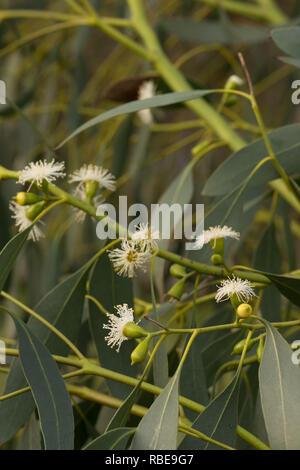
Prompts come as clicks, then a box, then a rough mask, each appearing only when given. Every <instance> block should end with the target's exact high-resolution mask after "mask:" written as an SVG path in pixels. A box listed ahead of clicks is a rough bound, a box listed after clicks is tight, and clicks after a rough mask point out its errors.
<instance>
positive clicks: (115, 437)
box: [82, 428, 135, 451]
mask: <svg viewBox="0 0 300 470" xmlns="http://www.w3.org/2000/svg"><path fill="white" fill-rule="evenodd" d="M134 431H135V428H116V429H112V430H110V431H108V432H106V433H105V434H102V436H99V437H97V438H96V439H94V440H93V441H92V442H90V443H89V444H88V445H87V446H86V447H84V448H83V449H82V450H106V451H107V450H124V449H125V447H126V444H127V442H128V440H129V438H130V436H131V435H132V434H133V433H134Z"/></svg>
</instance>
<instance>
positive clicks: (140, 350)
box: [130, 336, 150, 365]
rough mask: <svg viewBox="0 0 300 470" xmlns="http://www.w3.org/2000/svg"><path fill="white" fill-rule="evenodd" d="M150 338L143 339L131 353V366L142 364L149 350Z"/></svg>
mask: <svg viewBox="0 0 300 470" xmlns="http://www.w3.org/2000/svg"><path fill="white" fill-rule="evenodd" d="M149 342H150V336H148V337H147V338H145V339H143V341H141V342H140V344H138V345H137V347H136V348H135V349H134V350H133V351H132V353H131V356H130V357H131V365H133V364H137V363H139V362H143V361H144V360H145V358H146V356H147V353H148V349H149Z"/></svg>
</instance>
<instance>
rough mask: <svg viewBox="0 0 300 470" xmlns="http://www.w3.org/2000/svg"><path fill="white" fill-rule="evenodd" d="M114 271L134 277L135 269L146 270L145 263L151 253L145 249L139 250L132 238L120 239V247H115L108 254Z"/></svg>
mask: <svg viewBox="0 0 300 470" xmlns="http://www.w3.org/2000/svg"><path fill="white" fill-rule="evenodd" d="M108 256H109V258H110V260H111V262H112V263H113V266H114V269H115V271H116V272H117V273H118V274H119V275H120V276H127V277H134V275H135V270H136V269H138V268H141V269H142V270H143V271H145V270H146V266H145V264H146V263H147V261H148V260H149V258H150V256H151V254H150V253H149V251H147V250H141V248H140V247H139V246H138V245H137V243H136V242H135V241H134V240H126V239H124V240H122V243H121V248H115V249H114V250H112V251H110V252H109V254H108Z"/></svg>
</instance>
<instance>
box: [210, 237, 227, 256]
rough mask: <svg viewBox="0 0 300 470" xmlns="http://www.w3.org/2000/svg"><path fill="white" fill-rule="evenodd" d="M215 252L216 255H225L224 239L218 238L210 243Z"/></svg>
mask: <svg viewBox="0 0 300 470" xmlns="http://www.w3.org/2000/svg"><path fill="white" fill-rule="evenodd" d="M210 245H211V247H212V250H213V252H214V253H215V254H216V255H220V256H223V254H224V238H216V239H215V240H211V241H210Z"/></svg>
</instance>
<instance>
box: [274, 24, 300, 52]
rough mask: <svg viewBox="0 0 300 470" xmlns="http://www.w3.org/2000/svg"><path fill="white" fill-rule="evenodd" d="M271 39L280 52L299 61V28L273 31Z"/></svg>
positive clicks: (291, 27) (293, 27) (292, 27)
mask: <svg viewBox="0 0 300 470" xmlns="http://www.w3.org/2000/svg"><path fill="white" fill-rule="evenodd" d="M272 38H273V40H274V41H275V43H276V44H277V46H278V47H279V48H280V49H281V50H282V51H284V52H286V53H287V54H289V55H291V56H292V57H293V58H295V59H300V52H299V51H300V27H298V26H289V27H287V28H280V29H275V30H274V31H272Z"/></svg>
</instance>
